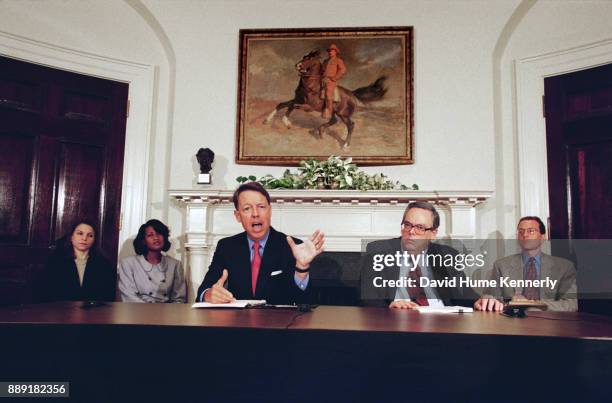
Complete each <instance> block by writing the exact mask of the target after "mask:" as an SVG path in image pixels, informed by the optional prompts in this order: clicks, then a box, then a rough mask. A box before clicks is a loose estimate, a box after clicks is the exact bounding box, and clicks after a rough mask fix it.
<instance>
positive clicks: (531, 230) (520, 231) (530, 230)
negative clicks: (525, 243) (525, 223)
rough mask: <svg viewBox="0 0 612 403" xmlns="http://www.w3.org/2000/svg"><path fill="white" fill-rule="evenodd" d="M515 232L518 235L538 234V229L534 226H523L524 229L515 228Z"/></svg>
mask: <svg viewBox="0 0 612 403" xmlns="http://www.w3.org/2000/svg"><path fill="white" fill-rule="evenodd" d="M516 232H517V233H518V234H519V235H525V234H527V235H534V234H539V233H540V230H538V229H536V228H525V229H523V228H519V229H517V230H516Z"/></svg>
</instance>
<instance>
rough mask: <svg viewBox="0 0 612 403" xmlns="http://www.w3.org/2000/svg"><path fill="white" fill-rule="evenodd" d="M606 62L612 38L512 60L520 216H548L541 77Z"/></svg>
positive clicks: (610, 56)
mask: <svg viewBox="0 0 612 403" xmlns="http://www.w3.org/2000/svg"><path fill="white" fill-rule="evenodd" d="M608 63H612V39H608V40H603V41H599V42H596V43H591V44H587V45H583V46H579V47H575V48H571V49H566V50H562V51H558V52H553V53H546V54H543V55H539V56H534V57H528V58H524V59H519V60H517V61H516V62H515V67H516V103H517V108H516V110H517V136H518V166H519V195H520V213H521V216H526V215H537V216H539V217H542V218H543V219H544V220H545V221H546V218H548V217H549V205H548V166H547V153H546V121H545V119H544V115H543V105H542V97H543V96H544V79H545V78H546V77H551V76H557V75H561V74H567V73H571V72H574V71H579V70H584V69H588V68H591V67H597V66H601V65H604V64H608Z"/></svg>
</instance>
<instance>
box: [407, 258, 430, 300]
mask: <svg viewBox="0 0 612 403" xmlns="http://www.w3.org/2000/svg"><path fill="white" fill-rule="evenodd" d="M409 277H410V278H411V279H413V280H414V284H415V285H414V287H408V295H410V299H412V300H414V302H416V303H417V304H419V305H421V306H428V305H429V301H428V300H427V295H425V290H423V288H421V285H420V283H419V281H420V280H419V279H420V278H421V268H420V267H419V266H417V267H416V268H415V269H414V270H412V271H410V272H409Z"/></svg>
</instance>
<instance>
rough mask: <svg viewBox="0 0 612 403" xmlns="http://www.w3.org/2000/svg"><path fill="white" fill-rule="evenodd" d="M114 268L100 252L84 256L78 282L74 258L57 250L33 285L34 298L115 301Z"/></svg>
mask: <svg viewBox="0 0 612 403" xmlns="http://www.w3.org/2000/svg"><path fill="white" fill-rule="evenodd" d="M116 285H117V270H116V269H115V268H114V267H113V266H112V265H111V263H110V262H109V261H108V260H107V259H106V258H105V257H104V256H102V255H100V254H92V255H90V256H89V259H88V260H87V266H85V274H84V275H83V285H82V286H81V285H80V284H79V274H78V272H77V268H76V264H75V263H74V259H73V258H72V256H70V255H69V254H66V253H65V252H64V251H62V250H58V251H56V252H55V253H54V254H53V255H51V257H50V258H49V260H48V261H47V264H46V265H45V268H44V270H43V272H42V273H41V275H40V277H39V279H38V281H37V285H36V290H37V291H36V294H37V295H36V300H38V301H40V302H50V301H114V300H115V288H116Z"/></svg>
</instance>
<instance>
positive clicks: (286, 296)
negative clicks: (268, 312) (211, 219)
mask: <svg viewBox="0 0 612 403" xmlns="http://www.w3.org/2000/svg"><path fill="white" fill-rule="evenodd" d="M233 202H234V207H235V208H236V210H235V211H234V216H235V217H236V220H237V221H238V222H239V223H241V224H242V227H243V228H244V230H245V231H244V232H242V233H240V234H237V235H234V236H231V237H228V238H223V239H221V240H220V241H219V243H218V244H217V248H216V250H215V254H214V256H213V259H212V262H211V264H210V266H209V268H208V272H207V273H206V276H205V277H204V280H203V281H202V284H201V285H200V287H199V288H198V294H197V299H198V301H205V302H210V303H214V304H223V303H228V302H231V301H233V300H234V299H265V300H266V301H267V302H269V303H276V304H289V303H301V302H307V290H308V282H309V276H308V272H309V270H310V262H312V260H313V259H314V258H315V257H316V256H318V255H319V254H320V253H321V252H323V245H324V243H325V236H324V234H323V233H322V232H321V231H318V230H317V231H315V233H314V234H312V235H311V236H310V238H308V239H307V240H306V241H305V242H301V241H300V240H299V239H294V238H292V237H290V236H287V235H285V234H283V233H281V232H278V231H276V230H275V229H274V228H272V227H271V226H270V221H271V218H272V206H271V204H270V195H269V194H268V192H267V191H266V190H265V189H264V188H263V187H262V186H261V185H260V184H259V183H256V182H250V183H245V184H243V185H240V186H239V187H238V189H236V191H235V192H234V196H233ZM226 283H227V285H226V286H224V285H225V284H226Z"/></svg>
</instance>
